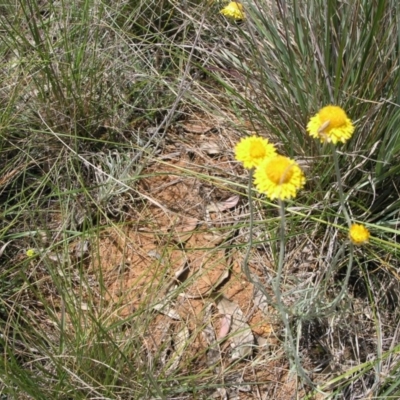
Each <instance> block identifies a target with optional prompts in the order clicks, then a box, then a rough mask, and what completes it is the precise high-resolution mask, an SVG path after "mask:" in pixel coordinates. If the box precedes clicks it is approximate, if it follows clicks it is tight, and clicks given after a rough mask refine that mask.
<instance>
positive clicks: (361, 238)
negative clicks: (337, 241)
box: [349, 224, 371, 245]
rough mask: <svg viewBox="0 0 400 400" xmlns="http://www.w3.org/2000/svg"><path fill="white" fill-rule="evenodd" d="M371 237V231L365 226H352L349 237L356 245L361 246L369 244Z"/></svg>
mask: <svg viewBox="0 0 400 400" xmlns="http://www.w3.org/2000/svg"><path fill="white" fill-rule="evenodd" d="M370 236H371V234H370V233H369V230H368V229H367V228H366V227H365V226H364V225H360V224H353V225H351V227H350V231H349V237H350V240H351V241H352V242H353V243H354V244H355V245H361V244H364V243H366V242H368V239H369V237H370Z"/></svg>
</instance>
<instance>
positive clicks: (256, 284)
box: [242, 169, 272, 304]
mask: <svg viewBox="0 0 400 400" xmlns="http://www.w3.org/2000/svg"><path fill="white" fill-rule="evenodd" d="M253 174H254V170H253V169H251V170H250V174H249V183H248V186H247V197H248V199H249V212H250V221H249V222H250V226H249V241H248V246H247V250H246V254H245V256H244V259H243V264H242V269H243V272H244V274H245V276H246V278H247V280H248V281H249V282H250V283H252V284H253V285H254V287H255V288H256V289H257V290H259V291H260V292H261V293H262V294H263V295H264V296H265V298H266V299H267V301H268V302H269V303H270V304H272V298H271V296H270V295H269V294H268V292H267V291H266V289H265V287H264V285H263V284H262V282H260V280H259V279H258V277H257V276H255V275H253V276H252V275H251V273H250V268H249V259H250V253H251V249H252V247H253V227H254V205H253V197H252V194H251V189H252V186H253V185H252V183H253Z"/></svg>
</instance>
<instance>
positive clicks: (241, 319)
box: [217, 297, 254, 360]
mask: <svg viewBox="0 0 400 400" xmlns="http://www.w3.org/2000/svg"><path fill="white" fill-rule="evenodd" d="M217 307H218V310H219V312H220V313H221V314H224V315H225V316H230V317H231V318H232V321H231V330H230V332H231V335H230V339H229V340H230V342H231V347H232V348H233V350H232V359H233V360H239V359H242V358H244V357H248V356H250V355H251V354H252V352H253V345H254V335H253V332H252V331H251V329H250V327H249V325H248V324H247V322H246V318H245V316H244V314H243V312H242V310H241V309H240V307H239V305H238V304H236V303H234V302H233V301H230V300H228V299H226V298H225V297H222V299H221V300H220V301H219V302H218V304H217Z"/></svg>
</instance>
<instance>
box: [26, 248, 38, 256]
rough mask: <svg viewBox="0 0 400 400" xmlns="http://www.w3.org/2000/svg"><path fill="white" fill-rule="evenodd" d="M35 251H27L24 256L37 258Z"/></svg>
mask: <svg viewBox="0 0 400 400" xmlns="http://www.w3.org/2000/svg"><path fill="white" fill-rule="evenodd" d="M37 254H38V253H37V251H36V250H35V249H28V250H27V251H26V255H27V256H28V257H35V256H37Z"/></svg>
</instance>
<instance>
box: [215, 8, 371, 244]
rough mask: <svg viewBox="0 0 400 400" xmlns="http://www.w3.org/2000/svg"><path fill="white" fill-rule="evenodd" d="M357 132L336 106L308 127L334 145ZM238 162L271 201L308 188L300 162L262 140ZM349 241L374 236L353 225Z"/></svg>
mask: <svg viewBox="0 0 400 400" xmlns="http://www.w3.org/2000/svg"><path fill="white" fill-rule="evenodd" d="M239 6H240V8H239ZM238 10H240V12H242V7H241V5H240V4H239V3H236V2H231V3H229V5H228V6H227V7H225V9H223V10H221V13H223V14H224V15H228V16H232V17H234V18H236V17H237V15H238V14H235V12H237V11H238ZM354 129H355V128H354V125H353V123H352V121H351V120H350V118H349V117H348V116H347V114H346V112H345V111H344V110H343V109H342V108H341V107H339V106H335V105H328V106H326V107H323V108H321V110H319V112H318V113H317V114H315V115H314V116H313V117H312V118H310V121H309V122H308V124H307V132H308V133H309V135H310V136H311V137H313V138H316V139H319V140H320V141H321V142H323V143H324V142H331V143H333V144H334V145H336V144H337V143H339V142H341V143H345V142H346V141H347V140H349V139H350V138H351V136H352V135H353V132H354ZM235 158H236V160H237V161H240V162H242V163H243V166H244V167H245V168H248V169H253V168H254V169H255V172H254V184H255V187H256V188H257V190H258V191H259V192H261V193H264V194H265V195H266V196H267V197H268V198H270V199H271V200H275V199H279V200H285V199H292V198H295V197H296V196H297V192H298V190H299V189H301V188H303V187H304V185H305V182H306V179H305V176H304V173H303V171H302V170H301V168H300V167H299V165H298V164H297V163H296V161H294V160H292V159H290V158H288V157H284V156H281V155H279V154H277V152H276V149H275V146H274V145H273V144H271V143H270V142H269V141H268V140H267V139H264V138H262V137H259V136H250V137H247V138H245V139H242V140H241V141H240V142H239V143H238V144H237V145H236V146H235ZM349 238H350V240H351V242H352V243H353V244H355V245H361V244H364V243H366V242H368V240H369V238H370V232H369V230H368V229H367V228H366V227H365V226H364V225H359V224H352V225H351V226H350V229H349Z"/></svg>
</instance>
